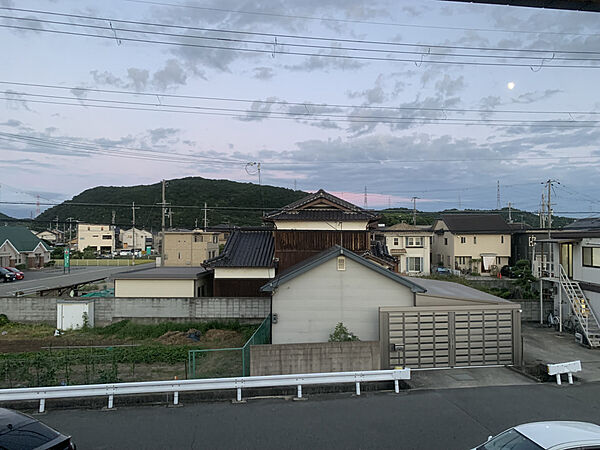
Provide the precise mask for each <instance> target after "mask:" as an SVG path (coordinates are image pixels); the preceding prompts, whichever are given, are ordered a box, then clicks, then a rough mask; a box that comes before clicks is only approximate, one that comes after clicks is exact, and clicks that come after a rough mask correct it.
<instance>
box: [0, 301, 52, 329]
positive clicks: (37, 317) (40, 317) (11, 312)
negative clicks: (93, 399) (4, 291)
mask: <svg viewBox="0 0 600 450" xmlns="http://www.w3.org/2000/svg"><path fill="white" fill-rule="evenodd" d="M0 314H6V316H7V317H8V319H9V320H10V321H12V322H23V323H48V324H53V325H56V299H55V298H52V297H0Z"/></svg>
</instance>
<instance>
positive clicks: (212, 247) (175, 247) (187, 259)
mask: <svg viewBox="0 0 600 450" xmlns="http://www.w3.org/2000/svg"><path fill="white" fill-rule="evenodd" d="M163 241H164V242H163V245H164V254H165V260H164V265H165V266H171V267H185V266H200V265H201V264H202V263H203V262H204V261H205V260H207V259H210V258H214V257H216V256H218V255H219V233H217V232H208V231H202V230H199V229H196V230H172V231H165V233H164V239H163Z"/></svg>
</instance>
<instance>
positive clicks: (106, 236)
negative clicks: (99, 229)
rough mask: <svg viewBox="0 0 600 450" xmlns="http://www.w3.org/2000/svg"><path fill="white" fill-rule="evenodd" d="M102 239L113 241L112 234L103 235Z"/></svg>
mask: <svg viewBox="0 0 600 450" xmlns="http://www.w3.org/2000/svg"><path fill="white" fill-rule="evenodd" d="M129 237H131V236H129ZM102 239H107V240H109V239H110V240H112V236H111V235H110V234H103V235H102Z"/></svg>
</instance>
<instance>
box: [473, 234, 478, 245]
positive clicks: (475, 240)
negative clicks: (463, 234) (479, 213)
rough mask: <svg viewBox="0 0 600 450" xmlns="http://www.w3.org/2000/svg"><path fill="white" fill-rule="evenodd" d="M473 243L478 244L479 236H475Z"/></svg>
mask: <svg viewBox="0 0 600 450" xmlns="http://www.w3.org/2000/svg"><path fill="white" fill-rule="evenodd" d="M473 244H477V236H473Z"/></svg>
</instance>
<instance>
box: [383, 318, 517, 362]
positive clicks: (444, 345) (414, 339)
mask: <svg viewBox="0 0 600 450" xmlns="http://www.w3.org/2000/svg"><path fill="white" fill-rule="evenodd" d="M381 314H382V316H381V319H382V320H383V321H385V322H386V323H384V324H382V325H383V327H382V328H383V330H384V331H385V334H386V335H382V339H383V340H384V341H385V342H386V345H387V346H388V354H387V357H386V359H388V361H389V364H388V366H387V367H395V366H402V367H411V368H415V369H416V368H434V367H468V366H488V365H509V364H518V363H519V361H520V358H521V355H520V342H519V341H520V317H517V316H518V311H515V310H514V309H513V308H510V309H504V308H498V309H485V310H477V309H476V308H473V309H472V310H471V311H465V310H462V311H461V310H459V311H452V310H446V311H444V310H441V309H440V310H438V311H419V309H418V308H417V309H416V310H415V311H412V312H409V311H401V312H387V313H381ZM382 342H383V341H382ZM382 349H383V344H382Z"/></svg>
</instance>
